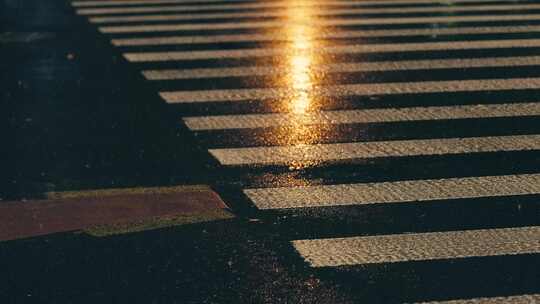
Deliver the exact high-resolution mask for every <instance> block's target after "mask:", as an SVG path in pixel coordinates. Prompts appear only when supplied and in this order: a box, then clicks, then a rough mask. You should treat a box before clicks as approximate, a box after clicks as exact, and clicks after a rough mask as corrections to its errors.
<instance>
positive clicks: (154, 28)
mask: <svg viewBox="0 0 540 304" xmlns="http://www.w3.org/2000/svg"><path fill="white" fill-rule="evenodd" d="M533 20H540V14H528V15H488V16H483V15H478V16H446V17H433V16H431V17H408V18H395V17H394V18H367V19H366V18H360V19H352V18H335V19H315V20H312V21H310V22H308V24H309V25H310V26H313V27H323V26H324V27H329V26H354V25H392V24H417V23H449V22H482V21H533ZM286 24H288V25H290V24H293V23H292V22H284V21H283V20H276V21H248V22H238V21H237V22H222V23H200V24H199V23H187V24H184V23H181V24H157V25H113V26H101V27H99V28H98V30H99V31H100V32H102V33H104V34H134V33H149V32H177V31H198V30H236V29H238V30H239V29H254V28H260V29H264V28H272V27H283V26H284V25H286Z"/></svg>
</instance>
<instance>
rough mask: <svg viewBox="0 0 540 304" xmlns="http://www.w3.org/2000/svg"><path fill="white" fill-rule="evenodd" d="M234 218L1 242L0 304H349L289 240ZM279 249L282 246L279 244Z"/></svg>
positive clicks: (254, 224)
mask: <svg viewBox="0 0 540 304" xmlns="http://www.w3.org/2000/svg"><path fill="white" fill-rule="evenodd" d="M259 225H260V224H258V223H246V222H243V221H239V220H236V219H232V220H221V221H215V222H209V223H201V224H191V225H184V226H177V227H169V228H165V229H159V230H153V231H146V232H140V233H131V234H125V235H116V236H109V237H92V236H90V235H88V234H73V233H68V234H57V235H52V236H48V237H42V238H35V239H26V240H18V241H9V242H3V243H0V268H1V269H2V273H3V275H2V278H1V279H0V280H1V281H0V297H2V298H4V299H6V301H2V302H4V303H19V302H21V303H22V302H30V301H31V302H47V303H49V302H58V303H68V302H69V303H90V302H91V303H110V302H115V303H126V302H134V303H347V302H348V301H347V300H346V299H343V298H339V297H338V296H337V295H336V294H337V289H336V287H335V286H331V285H329V284H326V283H324V282H321V281H319V280H317V279H315V278H314V277H313V276H312V274H311V273H310V271H309V269H308V268H307V267H306V266H305V265H304V264H303V263H302V262H301V261H300V259H299V258H298V256H297V255H295V254H294V255H293V254H291V252H292V250H291V249H290V248H289V246H290V245H288V242H279V241H278V242H276V239H275V238H276V237H275V236H271V237H269V236H268V235H264V234H263V233H264V232H262V231H259V232H258V230H259V229H258V228H257V226H259ZM279 244H282V245H281V246H280V245H279Z"/></svg>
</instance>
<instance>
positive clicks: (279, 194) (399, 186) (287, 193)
mask: <svg viewBox="0 0 540 304" xmlns="http://www.w3.org/2000/svg"><path fill="white" fill-rule="evenodd" d="M243 192H244V194H245V195H246V196H247V197H248V198H249V199H250V200H251V201H252V202H253V204H254V205H255V206H256V207H257V208H258V209H261V210H269V209H290V208H312V207H332V206H350V205H372V204H396V203H411V202H426V201H434V200H450V199H464V198H479V197H500V196H511V195H529V194H540V174H522V175H503V176H479V177H462V178H443V179H428V180H407V181H394V182H379V183H357V184H338V185H318V186H299V187H278V188H253V189H244V190H243Z"/></svg>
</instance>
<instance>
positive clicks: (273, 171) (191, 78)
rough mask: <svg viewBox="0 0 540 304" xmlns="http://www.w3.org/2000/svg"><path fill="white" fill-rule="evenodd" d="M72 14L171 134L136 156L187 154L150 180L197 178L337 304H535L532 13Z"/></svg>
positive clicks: (244, 8)
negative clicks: (106, 48) (327, 289)
mask: <svg viewBox="0 0 540 304" xmlns="http://www.w3.org/2000/svg"><path fill="white" fill-rule="evenodd" d="M72 5H73V10H74V11H73V12H71V13H72V14H73V16H78V17H74V18H77V19H76V20H78V21H77V22H80V23H81V24H86V26H87V31H88V33H86V34H88V35H94V36H96V37H98V38H97V39H100V41H101V42H100V43H103V44H108V43H111V44H112V46H113V47H112V50H111V51H110V52H112V53H114V56H115V58H117V59H116V60H117V61H119V62H120V63H118V64H119V65H121V66H122V68H121V69H120V70H121V72H117V69H115V68H113V67H111V68H110V73H111V74H110V75H107V74H106V73H103V75H104V76H103V77H105V78H106V79H107V81H110V82H111V84H112V83H115V82H116V81H120V82H125V83H124V84H123V85H122V86H123V87H128V88H129V87H130V86H131V87H133V84H135V83H136V84H137V85H139V86H141V87H143V89H144V90H143V91H144V92H146V94H147V95H138V94H139V93H138V92H139V91H140V88H133V92H131V95H130V92H127V93H126V92H124V93H119V96H117V97H116V98H118V99H121V100H125V99H124V98H125V97H126V96H129V98H130V100H131V101H133V102H134V103H137V104H138V105H139V106H138V107H137V108H136V110H137V111H138V112H139V113H138V115H141V116H145V115H148V116H151V117H153V118H152V120H151V121H152V122H154V123H156V124H160V127H159V128H156V129H157V130H158V131H162V130H163V131H164V132H166V133H167V132H171V133H173V134H171V135H170V136H163V137H162V138H156V137H153V136H152V135H148V134H154V133H147V135H145V136H147V137H149V138H147V139H146V141H147V142H152V141H156V142H160V143H159V144H156V148H155V149H157V150H161V151H162V152H161V154H159V155H162V154H167V153H166V152H163V147H164V146H166V147H167V149H165V150H166V151H168V152H170V153H173V152H172V151H173V150H174V149H175V148H176V147H177V146H184V147H183V148H182V149H185V150H187V151H189V152H186V151H183V152H182V153H179V156H178V157H176V158H173V159H172V160H171V159H170V158H167V157H164V159H163V160H162V162H160V163H159V164H160V165H165V166H167V165H168V164H170V166H171V167H170V168H162V169H161V170H162V171H166V173H163V172H162V175H163V179H164V180H166V181H165V182H164V180H160V178H158V177H155V179H151V180H150V181H149V182H148V183H150V184H152V183H154V184H162V183H174V182H175V181H178V180H181V178H179V177H178V176H180V175H182V173H185V172H195V170H201V171H200V172H197V173H193V176H191V178H192V180H195V181H198V182H199V181H204V182H207V183H210V184H211V185H212V186H213V187H214V188H215V189H216V190H217V191H218V192H219V194H220V195H221V196H222V197H223V198H224V199H225V201H226V202H227V203H228V204H230V206H231V207H232V209H233V210H234V212H235V213H237V214H238V215H240V216H241V217H244V218H248V219H257V222H258V223H260V224H258V225H257V229H256V230H257V236H259V237H261V238H264V237H265V235H268V236H269V237H270V236H271V237H270V238H271V240H272V241H271V243H272V244H273V246H276V248H279V249H278V253H279V254H281V255H282V258H283V259H284V260H285V261H286V262H285V267H288V268H289V269H301V270H299V271H302V272H307V273H310V274H313V275H314V276H315V277H316V278H317V280H322V281H323V282H330V284H334V285H335V286H339V288H338V289H339V291H340V294H342V295H344V296H345V297H346V298H347V299H350V300H351V301H353V302H365V301H367V302H370V303H401V302H426V301H446V300H453V299H476V300H475V301H479V303H482V301H483V300H482V298H490V299H488V300H485V299H484V300H485V301H488V302H489V301H491V302H494V303H536V302H538V301H540V300H539V296H537V295H535V294H538V293H540V281H539V279H538V277H539V275H538V269H540V256H539V255H538V253H539V252H540V230H539V228H538V225H539V223H540V212H539V211H540V208H539V204H538V199H539V197H540V195H539V194H540V175H539V173H540V166H539V165H540V137H539V135H538V134H540V120H539V118H540V106H539V103H538V98H540V77H539V76H540V71H539V70H538V68H537V66H538V64H539V62H540V17H539V16H540V3H539V2H537V1H502V0H501V1H496V0H493V1H491V0H462V1H450V2H449V1H432V0H407V1H402V0H393V1H390V0H378V1H352V0H351V1H329V0H328V1H322V2H321V1H307V0H304V1H300V0H299V1H243V0H242V1H240V0H239V1H221V0H207V1H204V0H201V1H188V0H147V1H146V0H140V1H139V0H123V1H114V0H100V1H90V0H87V1H75V2H72ZM92 31H98V32H97V33H96V32H92ZM82 39H83V40H84V38H82ZM89 44H91V43H89ZM98 49H99V47H98ZM108 56H110V53H107V52H104V54H100V56H97V55H96V58H100V59H101V58H103V60H110V58H107V57H108ZM100 59H96V62H97V63H98V64H99V60H100ZM112 66H114V65H112ZM113 74H114V76H111V75H113ZM125 77H128V80H126V79H125ZM92 89H93V88H89V89H88V91H92ZM128 91H129V90H128ZM122 94H125V95H122ZM146 103H155V104H159V106H156V105H153V106H151V107H150V106H148V112H145V111H144V109H145V108H144V106H141V104H142V105H145V104H146ZM126 104H127V105H123V106H122V107H120V108H119V110H118V111H122V110H123V109H125V108H126V106H127V107H129V102H126ZM141 108H142V109H143V110H141ZM156 109H159V111H157V110H156ZM155 113H159V114H155ZM111 116H114V115H111ZM160 120H163V121H166V122H163V121H160ZM170 121H172V123H170ZM146 127H148V124H145V125H144V126H143V127H141V126H139V128H141V129H144V128H146ZM151 128H153V127H151ZM134 130H135V131H130V132H131V133H132V134H133V135H132V136H133V137H137V136H138V134H139V133H138V132H137V130H140V129H137V127H135V129H134ZM171 130H172V131H171ZM103 132H104V133H107V131H103ZM175 132H177V133H176V134H174V133H175ZM120 133H121V132H120ZM141 133H144V132H141ZM157 133H159V132H157ZM179 134H181V136H178V135H179ZM171 140H172V141H174V140H175V141H182V142H181V143H180V142H175V143H174V144H171V145H170V146H168V144H163V143H162V142H161V141H167V142H168V141H171ZM130 144H131V141H130ZM119 146H120V145H119ZM185 146H190V148H185ZM130 148H133V147H132V146H130ZM191 158H192V160H193V164H192V165H193V168H191V167H190V166H185V165H180V166H179V165H177V163H182V164H183V163H186V162H189V159H191ZM186 159H188V160H187V161H186ZM129 164H130V162H127V163H126V166H129ZM148 166H149V167H151V166H152V164H150V165H148ZM186 168H188V169H187V170H186ZM199 168H200V169H199ZM141 172H143V173H139V174H141V175H144V174H145V173H146V174H148V173H150V174H156V172H152V170H151V169H144V170H141ZM158 172H159V171H158ZM180 172H181V173H180ZM130 182H132V183H137V180H134V181H129V182H128V183H130ZM527 295H529V296H527ZM501 297H502V298H501ZM306 301H309V300H306ZM326 301H327V302H328V301H330V302H331V301H337V300H336V299H334V300H329V299H326ZM497 301H498V302H497ZM267 302H269V303H271V302H272V299H271V298H270V299H268V301H267ZM276 302H278V300H277V299H276ZM456 303H461V302H456ZM473 303H476V302H473Z"/></svg>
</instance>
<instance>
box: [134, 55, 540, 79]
mask: <svg viewBox="0 0 540 304" xmlns="http://www.w3.org/2000/svg"><path fill="white" fill-rule="evenodd" d="M535 65H540V56H520V57H494V58H466V59H435V60H407V61H377V62H360V63H357V62H345V63H329V64H324V65H316V64H315V65H313V66H310V67H309V73H310V74H326V73H353V72H382V71H406V70H427V69H432V70H437V69H458V68H484V67H485V68H487V67H518V66H535ZM288 73H290V70H288V69H287V68H284V67H283V65H280V64H276V65H271V66H247V67H232V68H203V69H170V70H145V71H142V74H143V76H144V77H145V78H146V79H147V80H176V79H193V78H225V77H242V76H269V75H286V74H288Z"/></svg>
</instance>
